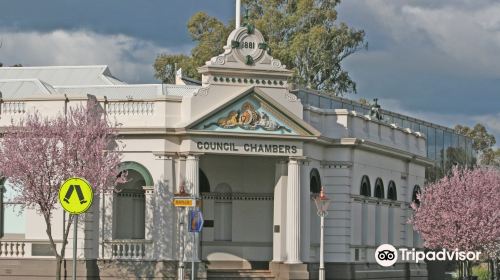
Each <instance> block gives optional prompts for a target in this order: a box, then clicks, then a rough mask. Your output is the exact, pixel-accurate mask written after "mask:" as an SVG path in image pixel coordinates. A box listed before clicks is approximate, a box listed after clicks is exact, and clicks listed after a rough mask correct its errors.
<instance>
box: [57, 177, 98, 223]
mask: <svg viewBox="0 0 500 280" xmlns="http://www.w3.org/2000/svg"><path fill="white" fill-rule="evenodd" d="M93 198H94V192H93V190H92V187H91V186H90V184H89V183H88V182H87V181H86V180H85V179H82V178H70V179H68V180H66V182H64V183H63V184H62V185H61V188H60V189H59V202H60V203H61V206H62V207H63V208H64V210H66V211H67V212H69V213H71V214H73V215H77V214H82V213H85V212H86V211H87V210H88V209H89V208H90V206H91V205H92V200H93Z"/></svg>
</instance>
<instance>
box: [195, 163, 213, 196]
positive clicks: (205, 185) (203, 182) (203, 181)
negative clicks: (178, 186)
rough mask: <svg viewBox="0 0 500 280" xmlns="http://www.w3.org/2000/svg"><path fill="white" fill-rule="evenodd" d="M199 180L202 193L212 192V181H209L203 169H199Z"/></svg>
mask: <svg viewBox="0 0 500 280" xmlns="http://www.w3.org/2000/svg"><path fill="white" fill-rule="evenodd" d="M198 178H199V181H200V183H199V184H200V193H209V192H210V182H209V181H208V178H207V175H205V172H203V170H201V168H200V171H199V176H198Z"/></svg>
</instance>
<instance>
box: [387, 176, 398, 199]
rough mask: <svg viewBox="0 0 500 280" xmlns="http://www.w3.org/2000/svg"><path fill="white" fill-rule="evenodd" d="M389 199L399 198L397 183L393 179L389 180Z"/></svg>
mask: <svg viewBox="0 0 500 280" xmlns="http://www.w3.org/2000/svg"><path fill="white" fill-rule="evenodd" d="M387 199H390V200H398V194H397V191H396V184H395V183H394V181H392V180H391V181H390V182H389V186H388V187H387Z"/></svg>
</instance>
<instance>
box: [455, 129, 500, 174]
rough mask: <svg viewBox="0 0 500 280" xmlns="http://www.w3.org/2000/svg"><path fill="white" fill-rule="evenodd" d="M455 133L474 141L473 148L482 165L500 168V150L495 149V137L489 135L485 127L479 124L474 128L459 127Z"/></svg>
mask: <svg viewBox="0 0 500 280" xmlns="http://www.w3.org/2000/svg"><path fill="white" fill-rule="evenodd" d="M455 131H456V132H457V133H460V134H462V135H465V136H467V137H470V138H471V139H472V148H473V149H474V151H476V152H477V153H478V155H479V158H480V164H481V165H496V166H500V150H499V149H496V150H495V149H494V148H493V146H494V145H495V144H496V140H495V136H494V135H492V134H490V133H488V131H487V130H486V127H485V126H484V125H482V124H480V123H478V124H476V125H475V126H474V127H473V128H470V127H468V126H464V125H457V126H455Z"/></svg>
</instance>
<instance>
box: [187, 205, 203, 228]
mask: <svg viewBox="0 0 500 280" xmlns="http://www.w3.org/2000/svg"><path fill="white" fill-rule="evenodd" d="M202 228H203V215H202V214H201V211H200V210H191V211H189V232H200V231H201V229H202Z"/></svg>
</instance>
